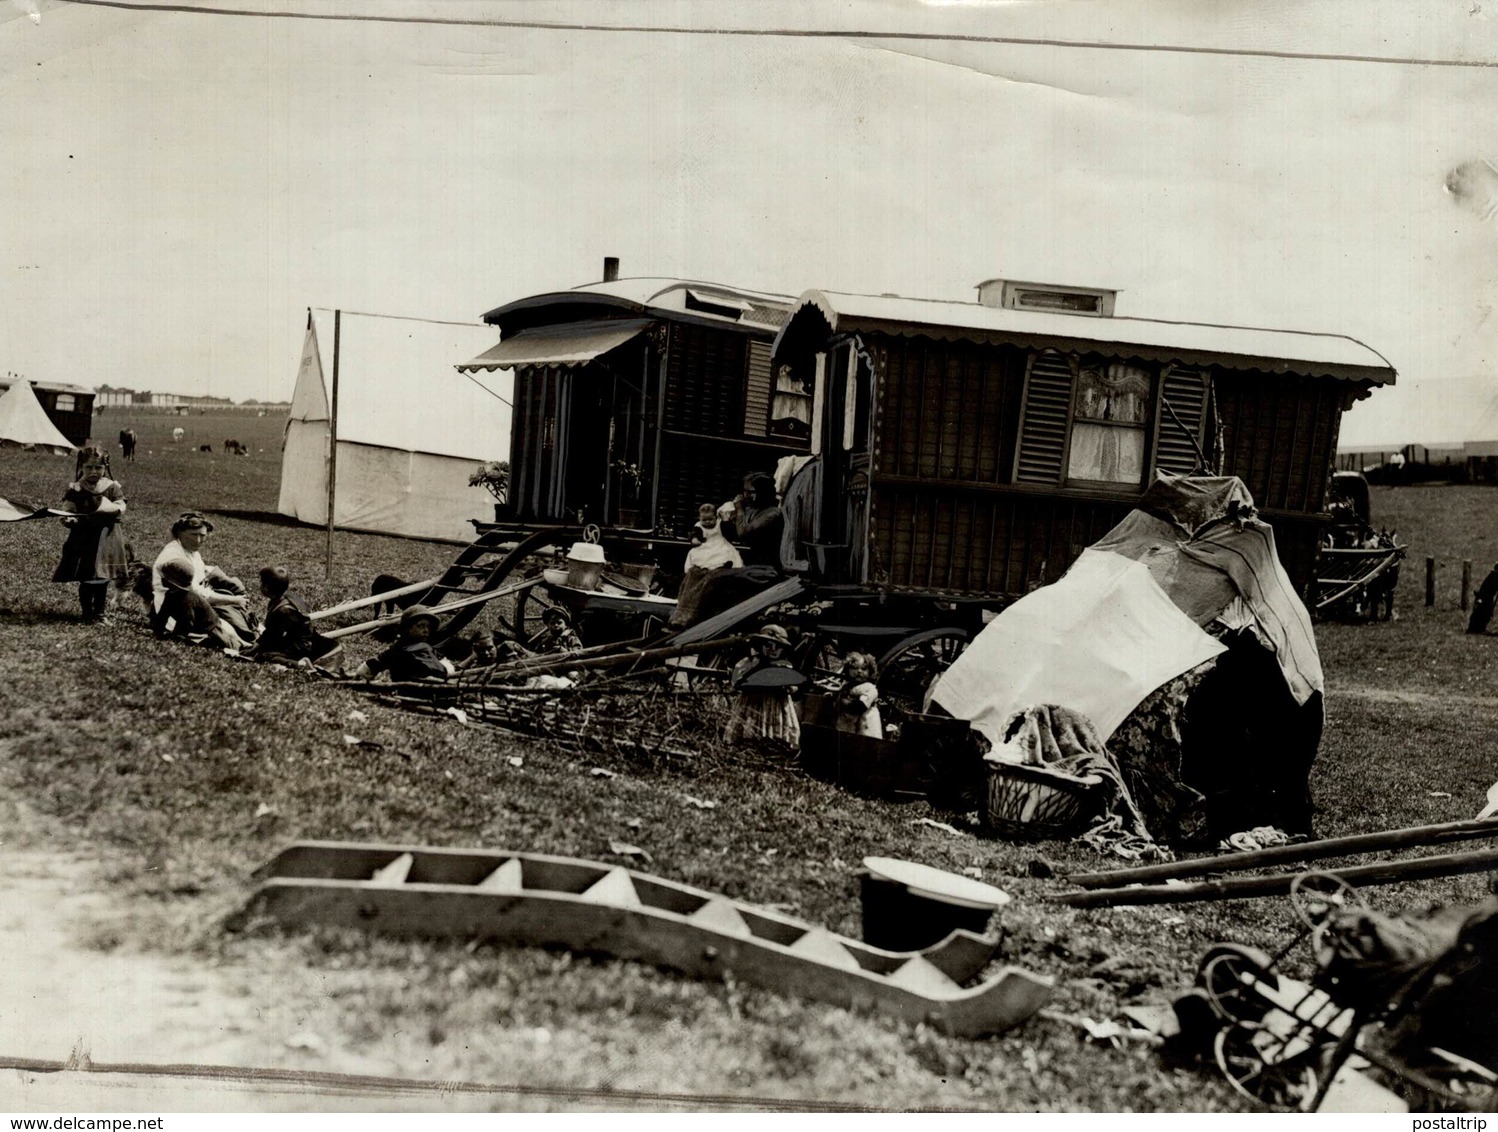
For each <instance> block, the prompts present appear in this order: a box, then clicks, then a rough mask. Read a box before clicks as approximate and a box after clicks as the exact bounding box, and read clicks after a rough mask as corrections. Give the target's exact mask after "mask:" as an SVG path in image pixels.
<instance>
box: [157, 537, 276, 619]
mask: <svg viewBox="0 0 1498 1132" xmlns="http://www.w3.org/2000/svg"><path fill="white" fill-rule="evenodd" d="M212 532H213V524H212V523H210V522H209V521H208V520H207V519H205V518H204V517H203V516H202V515H200V514H199V513H198V512H196V511H185V512H183V514H182V516H181V518H179V519H178V520H177V521H176V522H175V523H173V524H172V541H171V542H169V543H167V544H166V546H164V547H163V548H162V550H161V553H160V554H158V555H157V556H156V561H155V562H154V563H153V564H152V566H151V595H152V617H151V623H152V628H154V629H155V630H156V631H157V633H158V634H162V633H164V631H165V630H164V629H163V627H162V623H163V621H164V616H163V612H162V610H163V606H164V605H165V604H166V601H167V596H168V591H169V587H168V585H167V583H166V581H165V579H164V578H163V577H162V567H163V566H165V565H167V563H170V562H175V563H177V564H179V565H185V566H186V568H187V571H188V573H189V574H190V575H191V579H192V580H191V583H190V587H189V588H190V589H191V591H192V592H193V593H194V594H196V595H197V596H198V597H199V598H201V599H202V601H203V602H206V603H207V604H208V605H209V606H211V607H212V610H213V613H214V614H215V616H216V617H217V618H218V620H219V621H221V622H223V623H224V624H225V625H227V626H228V628H229V629H230V630H231V631H232V632H233V634H234V635H235V636H236V637H237V638H238V639H237V640H236V641H235V643H234V644H233V645H231V646H228V647H233V648H237V647H239V646H241V645H246V644H250V643H252V642H253V641H254V640H255V629H254V626H253V624H252V623H251V621H250V615H249V599H248V598H246V597H245V589H244V583H242V582H241V581H240V580H239V579H238V578H231V577H229V575H228V574H225V573H224V572H223V571H222V570H220V569H219V568H218V567H217V566H209V565H207V564H206V563H205V562H204V561H203V555H202V554H201V553H200V552H201V550H202V548H203V543H204V541H205V540H206V539H207V538H208V536H209V535H210V534H211V533H212ZM173 573H174V574H180V571H173Z"/></svg>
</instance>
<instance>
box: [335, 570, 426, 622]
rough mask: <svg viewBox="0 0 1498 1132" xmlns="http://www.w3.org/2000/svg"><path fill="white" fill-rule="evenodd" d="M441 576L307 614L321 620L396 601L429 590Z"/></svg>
mask: <svg viewBox="0 0 1498 1132" xmlns="http://www.w3.org/2000/svg"><path fill="white" fill-rule="evenodd" d="M441 580H442V579H441V576H440V575H439V576H438V577H436V578H428V579H427V580H426V581H424V582H412V583H411V584H410V585H409V586H402V587H401V588H400V589H398V590H386V591H385V592H384V593H382V594H370V595H369V596H368V597H361V598H359V599H357V600H355V601H346V602H344V603H343V604H342V605H334V606H329V607H328V608H327V609H319V610H316V611H314V612H312V613H309V614H307V620H308V621H320V620H322V618H324V617H333V616H335V615H337V614H339V613H348V612H351V611H352V610H355V609H363V608H364V607H365V606H366V605H378V604H380V602H382V601H394V600H395V599H396V598H398V597H406V596H408V595H410V594H416V593H421V591H422V590H429V589H431V588H432V587H433V586H435V585H436V584H437V583H438V582H439V581H441Z"/></svg>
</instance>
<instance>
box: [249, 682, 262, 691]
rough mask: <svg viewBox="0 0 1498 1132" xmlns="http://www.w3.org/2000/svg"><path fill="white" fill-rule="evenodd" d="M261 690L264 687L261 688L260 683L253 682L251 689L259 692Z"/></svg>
mask: <svg viewBox="0 0 1498 1132" xmlns="http://www.w3.org/2000/svg"><path fill="white" fill-rule="evenodd" d="M261 690H262V689H261V686H260V685H259V684H251V685H250V691H252V692H259V691H261Z"/></svg>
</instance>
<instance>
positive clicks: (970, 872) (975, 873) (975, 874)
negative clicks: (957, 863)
mask: <svg viewBox="0 0 1498 1132" xmlns="http://www.w3.org/2000/svg"><path fill="white" fill-rule="evenodd" d="M962 875H963V876H965V877H972V878H973V879H974V880H982V879H983V870H982V869H977V868H974V867H972V866H971V865H969V866H968V867H967V868H965V869H963V870H962Z"/></svg>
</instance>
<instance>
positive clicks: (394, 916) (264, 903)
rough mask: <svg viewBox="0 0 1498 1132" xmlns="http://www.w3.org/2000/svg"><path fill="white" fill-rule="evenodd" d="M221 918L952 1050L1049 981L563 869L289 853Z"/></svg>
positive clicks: (1032, 1004)
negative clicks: (946, 1037)
mask: <svg viewBox="0 0 1498 1132" xmlns="http://www.w3.org/2000/svg"><path fill="white" fill-rule="evenodd" d="M256 876H257V877H258V878H259V879H260V881H261V884H260V887H259V888H258V889H257V890H256V892H255V893H254V895H253V896H252V897H251V898H250V900H249V902H248V903H247V904H246V906H245V907H244V908H243V909H242V910H241V911H240V912H238V913H237V914H236V915H235V916H234V917H232V918H231V920H230V922H229V924H228V927H229V928H230V930H243V929H244V928H246V927H247V926H249V925H250V924H253V923H255V922H257V921H258V920H260V919H261V918H262V917H269V918H270V919H272V920H274V921H276V922H279V923H282V924H286V925H290V926H295V927H302V926H307V925H312V924H325V925H332V926H338V927H359V928H366V929H373V930H376V931H380V932H386V933H390V934H393V935H401V936H439V937H463V938H478V939H488V940H496V941H499V942H504V943H511V944H522V945H529V946H541V947H566V948H572V949H575V950H581V951H590V952H601V953H605V954H609V955H613V956H616V957H618V958H623V959H635V960H640V961H642V962H647V963H654V964H657V965H659V966H662V967H667V968H671V969H673V970H676V971H681V972H683V973H685V974H687V975H691V976H695V977H697V978H712V979H717V978H722V977H723V976H724V975H725V974H732V975H733V976H734V977H736V978H739V979H743V980H745V981H746V982H751V983H754V984H756V985H758V986H762V987H766V988H768V989H770V990H774V991H779V992H781V993H789V994H799V995H804V996H805V997H807V998H812V999H816V1000H818V1001H822V1002H830V1003H833V1004H835V1005H838V1006H845V1007H851V1008H873V1009H876V1010H879V1011H882V1012H884V1013H889V1014H893V1015H895V1016H897V1017H900V1018H903V1019H905V1020H907V1021H910V1022H929V1023H931V1024H933V1025H936V1026H938V1027H941V1028H943V1029H945V1030H947V1031H949V1032H950V1033H953V1034H956V1035H958V1036H964V1037H976V1036H979V1035H982V1034H991V1033H997V1032H999V1031H1002V1030H1006V1029H1009V1028H1010V1027H1011V1026H1015V1025H1017V1024H1019V1023H1020V1022H1023V1021H1024V1020H1025V1019H1027V1018H1029V1017H1030V1016H1031V1015H1033V1014H1034V1013H1035V1012H1036V1011H1037V1010H1039V1009H1040V1007H1041V1005H1042V1004H1044V1002H1045V1001H1046V999H1047V997H1048V996H1049V995H1050V991H1051V986H1052V983H1051V980H1050V979H1048V978H1046V977H1044V976H1040V975H1034V974H1031V973H1030V972H1028V971H1025V970H1023V969H1021V968H1018V967H1004V968H1003V969H1002V970H1000V971H999V972H998V974H997V975H995V976H994V977H993V978H991V979H989V980H988V981H986V982H983V983H980V984H979V985H977V986H974V987H969V988H963V987H962V986H961V985H960V984H962V983H964V982H966V981H968V980H970V979H972V978H974V977H975V976H976V975H977V974H978V973H979V972H980V971H981V970H982V969H983V967H984V965H985V964H986V963H987V962H988V961H989V959H990V958H991V957H992V956H993V953H994V950H995V948H996V947H997V940H996V939H995V938H991V937H984V936H977V935H974V934H973V933H971V932H966V931H955V932H953V933H952V934H951V935H950V936H948V937H947V938H946V939H945V940H943V941H942V942H941V943H939V944H937V945H935V946H934V947H930V948H927V949H926V950H924V951H921V952H892V951H883V950H880V949H879V948H875V947H870V946H868V945H867V944H863V943H859V942H857V941H856V940H852V939H848V938H846V937H843V936H838V935H834V934H833V933H831V932H829V931H827V930H826V929H824V928H820V927H816V926H814V925H812V924H808V923H805V922H803V921H800V920H794V919H791V918H790V917H787V916H782V915H779V914H778V913H775V912H772V911H770V910H768V909H764V908H759V907H755V906H754V905H750V904H743V903H740V902H738V901H735V900H731V899H729V898H728V897H725V896H721V895H717V894H715V893H711V892H707V891H704V890H702V889H697V888H691V887H689V886H687V885H683V884H677V883H675V882H673V881H669V880H665V879H663V878H661V877H656V876H650V875H647V874H644V873H637V872H634V871H632V870H629V869H625V868H622V867H619V866H613V865H608V864H603V863H600V862H596V861H585V860H578V859H576V858H571V857H551V856H542V855H539V854H535V853H512V852H508V851H482V850H453V849H432V848H424V847H419V846H397V845H362V844H357V843H340V842H299V843H296V844H293V845H291V846H289V847H288V848H286V849H285V850H283V851H282V852H281V853H280V854H278V855H277V856H276V857H275V858H274V859H273V860H271V861H270V862H268V863H267V864H266V865H264V866H262V867H261V868H260V869H259V870H257V872H256Z"/></svg>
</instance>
